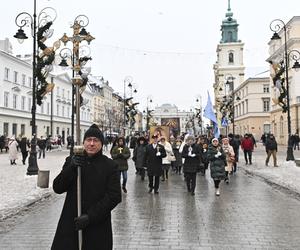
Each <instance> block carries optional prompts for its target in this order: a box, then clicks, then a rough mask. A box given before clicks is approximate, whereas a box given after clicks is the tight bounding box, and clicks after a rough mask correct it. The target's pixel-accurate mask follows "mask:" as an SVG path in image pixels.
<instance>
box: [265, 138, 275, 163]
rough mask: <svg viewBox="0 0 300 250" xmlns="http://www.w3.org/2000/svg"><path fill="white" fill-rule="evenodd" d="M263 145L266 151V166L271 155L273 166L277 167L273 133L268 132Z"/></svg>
mask: <svg viewBox="0 0 300 250" xmlns="http://www.w3.org/2000/svg"><path fill="white" fill-rule="evenodd" d="M265 146H266V152H267V159H266V166H268V163H269V160H270V157H271V155H272V156H273V161H274V167H278V165H277V157H276V154H277V142H276V140H275V137H274V135H273V134H270V135H269V136H268V137H267V140H266V144H265Z"/></svg>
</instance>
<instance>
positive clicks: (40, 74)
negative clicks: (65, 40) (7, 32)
mask: <svg viewBox="0 0 300 250" xmlns="http://www.w3.org/2000/svg"><path fill="white" fill-rule="evenodd" d="M55 19H56V11H55V9H53V8H51V7H46V8H44V9H42V10H41V11H40V13H39V14H38V17H37V14H36V0H34V8H33V15H30V14H29V13H27V12H22V13H20V14H18V15H17V17H16V19H15V23H16V25H17V26H18V27H19V29H18V32H17V33H16V34H15V35H14V37H15V38H17V39H18V41H19V42H20V43H22V42H23V41H24V39H27V38H28V37H27V36H26V34H25V32H24V30H23V28H24V27H27V26H28V25H29V24H30V28H31V35H32V37H33V52H32V108H31V122H30V125H31V135H32V139H31V146H30V155H29V160H28V162H29V165H28V168H27V175H36V174H38V170H39V168H38V165H37V159H36V156H37V152H36V136H37V135H36V133H37V131H36V103H38V104H41V103H42V99H43V97H44V95H45V94H46V93H48V92H50V91H52V89H53V86H54V84H52V85H51V84H48V83H47V82H46V76H47V75H48V73H49V71H51V69H52V67H51V64H52V62H53V60H54V58H55V50H56V49H57V48H58V47H59V42H58V43H57V42H56V43H55V44H54V46H53V47H51V48H48V47H47V46H46V45H45V44H44V41H45V40H46V39H47V38H49V37H51V36H52V33H53V30H51V29H50V26H51V25H52V23H53V22H54V20H55ZM37 45H38V49H40V50H41V51H42V52H41V53H38V49H37Z"/></svg>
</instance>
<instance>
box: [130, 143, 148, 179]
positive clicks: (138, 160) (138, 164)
mask: <svg viewBox="0 0 300 250" xmlns="http://www.w3.org/2000/svg"><path fill="white" fill-rule="evenodd" d="M146 146H147V141H146V139H145V137H139V138H138V140H137V146H136V148H135V149H134V151H133V157H132V160H133V161H134V164H135V168H136V170H137V173H138V174H139V175H140V176H141V179H142V181H143V180H144V179H145V153H146Z"/></svg>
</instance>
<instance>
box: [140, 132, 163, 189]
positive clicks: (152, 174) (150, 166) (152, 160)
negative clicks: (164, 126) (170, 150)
mask: <svg viewBox="0 0 300 250" xmlns="http://www.w3.org/2000/svg"><path fill="white" fill-rule="evenodd" d="M152 139H153V142H152V143H151V144H149V145H147V146H146V152H145V158H144V159H145V164H144V165H145V166H146V168H147V172H148V179H149V193H152V191H153V189H154V193H155V194H158V189H159V177H160V176H161V175H162V173H163V171H162V158H164V157H166V156H167V154H166V150H165V148H164V146H163V145H159V144H158V136H157V135H153V136H152ZM153 178H154V185H153Z"/></svg>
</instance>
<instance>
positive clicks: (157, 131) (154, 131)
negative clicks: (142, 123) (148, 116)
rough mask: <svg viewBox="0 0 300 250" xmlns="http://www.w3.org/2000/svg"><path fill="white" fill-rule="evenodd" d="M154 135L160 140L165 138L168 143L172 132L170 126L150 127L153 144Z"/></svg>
mask: <svg viewBox="0 0 300 250" xmlns="http://www.w3.org/2000/svg"><path fill="white" fill-rule="evenodd" d="M152 135H157V136H158V138H160V137H162V136H164V137H165V138H166V140H167V141H169V138H170V131H169V127H168V126H151V127H150V143H152V140H153V139H152Z"/></svg>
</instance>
